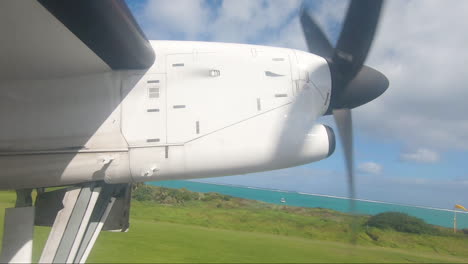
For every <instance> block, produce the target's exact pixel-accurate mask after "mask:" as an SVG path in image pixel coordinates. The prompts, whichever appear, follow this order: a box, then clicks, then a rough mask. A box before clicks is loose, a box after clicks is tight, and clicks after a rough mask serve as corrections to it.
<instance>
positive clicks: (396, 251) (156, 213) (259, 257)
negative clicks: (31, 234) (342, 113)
mask: <svg viewBox="0 0 468 264" xmlns="http://www.w3.org/2000/svg"><path fill="white" fill-rule="evenodd" d="M154 188H156V187H154ZM162 192H164V191H162ZM182 192H184V191H182ZM159 193H161V191H160V192H159ZM174 193H175V194H177V195H179V194H180V191H178V192H173V191H171V192H169V193H166V195H165V196H164V197H163V198H164V199H161V196H158V197H154V196H153V197H152V198H153V199H154V200H158V201H159V200H161V201H160V202H158V203H157V202H154V201H137V200H133V201H132V208H131V226H130V230H129V232H127V233H112V232H102V233H101V235H100V237H99V239H98V241H97V243H96V245H95V247H94V250H93V251H92V253H91V255H90V257H89V259H88V262H107V263H108V262H124V263H128V262H138V263H142V262H153V263H154V262H164V263H167V262H171V263H174V262H218V263H219V262H222V263H227V262H236V263H237V262H250V263H252V262H257V263H258V262H270V263H271V262H281V263H284V262H293V263H299V262H340V263H342V262H452V263H453V262H468V236H466V235H462V234H458V235H450V233H443V232H442V235H438V236H434V235H416V234H407V233H400V232H396V231H392V230H380V229H376V228H365V227H361V228H360V229H358V240H357V245H352V244H350V243H349V239H350V234H351V232H350V228H349V220H350V216H349V215H346V214H343V213H339V212H335V211H331V210H326V209H314V208H299V207H290V206H279V205H271V204H266V203H261V202H257V201H249V200H244V199H238V198H229V197H225V196H216V195H214V196H213V195H212V196H210V197H209V199H205V198H206V197H207V195H201V196H200V195H199V196H196V197H198V198H200V197H201V198H202V199H192V198H193V196H192V198H190V199H187V198H186V197H185V198H183V199H182V201H181V200H178V199H174V198H173V197H172V196H173V195H174ZM168 197H169V198H168ZM14 199H15V195H14V193H13V192H0V207H1V208H0V209H3V208H6V207H11V206H12V205H13V203H14ZM140 200H141V199H140ZM2 212H3V210H2ZM2 215H3V213H2ZM365 219H366V217H361V218H359V221H360V222H361V223H363V222H364V221H365ZM0 221H1V222H2V223H3V217H1V219H0ZM2 226H3V224H2ZM49 230H50V229H49V228H44V227H36V230H35V239H36V241H35V244H34V259H36V260H37V259H38V258H39V254H40V250H41V248H42V246H43V244H44V242H45V240H46V239H47V235H48V231H49ZM369 233H371V234H372V236H369V235H368V234H369ZM372 237H373V238H372ZM376 238H377V239H376Z"/></svg>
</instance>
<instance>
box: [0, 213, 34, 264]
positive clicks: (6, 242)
mask: <svg viewBox="0 0 468 264" xmlns="http://www.w3.org/2000/svg"><path fill="white" fill-rule="evenodd" d="M34 211H35V210H34V207H18V208H7V209H5V220H4V221H5V222H4V228H3V243H2V255H1V257H0V262H2V263H31V262H32V247H33V235H34Z"/></svg>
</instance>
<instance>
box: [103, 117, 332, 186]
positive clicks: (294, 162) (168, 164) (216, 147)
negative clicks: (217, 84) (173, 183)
mask: <svg viewBox="0 0 468 264" xmlns="http://www.w3.org/2000/svg"><path fill="white" fill-rule="evenodd" d="M286 113H287V112H285V111H271V112H269V113H266V114H264V115H260V116H257V117H255V118H252V119H249V120H246V121H244V122H241V123H239V124H236V125H233V126H231V127H228V128H225V129H222V130H220V131H217V132H214V133H211V134H208V135H206V136H203V137H200V138H198V139H195V140H193V141H191V142H188V143H186V144H184V145H180V146H177V145H174V146H165V147H149V148H134V149H131V150H130V168H131V175H132V179H133V181H137V182H140V181H158V180H174V179H190V178H202V177H203V178H204V177H218V176H227V175H237V174H245V173H252V172H259V171H269V170H275V169H281V168H287V167H293V166H298V165H302V164H306V163H310V162H313V161H318V160H321V159H324V158H326V157H328V156H330V155H331V154H332V153H333V151H334V149H335V135H334V133H333V131H332V129H331V128H329V127H327V126H324V125H321V124H315V125H312V127H310V126H309V127H308V126H307V125H306V124H307V122H304V123H301V122H296V121H297V120H296V121H291V120H289V119H288V118H287V114H286ZM279 119H280V120H281V121H282V122H272V120H279ZM106 181H108V182H111V183H112V182H119V179H112V178H107V179H106Z"/></svg>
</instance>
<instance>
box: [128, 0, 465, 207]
mask: <svg viewBox="0 0 468 264" xmlns="http://www.w3.org/2000/svg"><path fill="white" fill-rule="evenodd" d="M127 4H128V5H129V7H130V9H131V11H132V13H133V14H134V16H135V18H136V20H137V21H138V23H139V24H140V26H141V27H142V29H143V31H144V32H145V34H146V36H147V37H148V39H151V40H191V41H216V42H233V43H248V44H257V45H269V46H277V47H285V48H291V49H299V50H304V51H306V50H307V48H306V44H305V41H304V37H303V34H302V30H301V27H300V24H299V19H298V12H299V9H300V7H301V4H302V1H298V0H270V1H267V0H212V1H207V0H171V1H165V0H153V1H151V0H149V1H134V0H127ZM348 4H349V2H348V1H346V0H327V1H318V0H317V1H315V0H314V1H305V5H306V6H308V8H309V11H310V13H311V14H312V15H313V16H314V17H315V18H316V20H317V21H318V23H319V24H320V25H321V26H322V27H323V29H324V31H325V32H326V34H327V35H328V37H329V38H330V40H331V42H332V43H336V41H337V38H338V36H339V33H340V30H341V25H342V21H343V19H344V16H345V14H346V10H347V6H348ZM466 14H468V1H464V0H452V1H450V2H447V1H443V0H437V1H435V0H425V1H415V0H411V1H409V0H405V1H401V0H392V1H387V2H386V3H385V5H384V8H383V11H382V15H381V20H380V23H379V27H378V29H377V33H376V36H375V39H374V43H373V45H372V47H371V50H370V53H369V56H368V58H367V60H366V63H365V64H366V65H368V66H371V67H373V68H375V69H377V70H379V71H381V72H382V73H384V74H385V75H386V76H387V78H388V79H389V81H390V87H389V89H388V90H387V91H386V92H385V94H384V95H382V96H381V97H379V98H378V99H376V100H374V101H373V102H371V103H368V104H366V105H364V106H361V107H359V108H356V109H354V110H353V124H354V135H355V141H354V142H355V162H356V166H355V167H356V193H357V198H361V199H369V200H378V201H386V202H394V203H402V204H411V205H420V206H432V207H439V208H452V207H453V205H454V204H456V203H460V204H463V205H465V206H467V205H468V165H467V163H468V117H467V113H468V103H467V101H468V51H467V50H468V34H467V33H466V29H467V28H468V20H467V19H466V18H465V17H466ZM317 122H319V123H323V124H327V125H330V126H331V127H332V128H334V130H335V132H336V131H337V130H336V126H335V124H334V122H333V120H332V118H330V117H329V116H328V117H322V118H320V119H319V120H317ZM201 181H203V182H211V183H223V184H226V183H227V184H237V185H247V186H256V187H263V188H273V189H282V190H291V191H300V192H307V193H315V194H325V195H334V196H347V185H346V184H347V182H346V174H345V166H344V160H343V155H342V151H341V148H340V142H339V140H338V142H337V149H336V151H335V153H334V154H333V155H332V156H331V157H330V158H328V159H326V160H322V161H319V162H315V163H311V164H307V165H303V166H299V167H294V168H289V169H283V170H277V171H271V172H262V173H253V174H246V175H238V176H229V177H220V178H211V179H203V180H201Z"/></svg>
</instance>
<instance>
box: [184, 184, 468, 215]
mask: <svg viewBox="0 0 468 264" xmlns="http://www.w3.org/2000/svg"><path fill="white" fill-rule="evenodd" d="M187 181H190V182H196V183H203V184H210V185H218V186H229V187H237V188H245V189H255V190H263V191H274V192H281V193H297V194H302V195H309V196H319V197H327V198H335V199H343V200H351V198H348V197H344V196H333V195H328V194H317V193H306V192H298V191H292V190H281V189H270V188H265V187H257V186H247V185H239V184H230V183H212V182H203V181H197V180H187ZM354 200H355V201H360V202H368V203H378V204H388V205H397V206H406V207H414V208H421V209H431V210H438V211H446V212H452V213H463V214H468V212H464V211H459V210H454V209H446V208H437V207H430V206H421V205H410V204H401V203H391V202H384V201H376V200H368V199H360V198H355V199H354Z"/></svg>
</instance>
